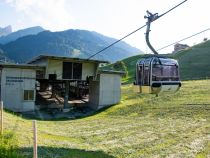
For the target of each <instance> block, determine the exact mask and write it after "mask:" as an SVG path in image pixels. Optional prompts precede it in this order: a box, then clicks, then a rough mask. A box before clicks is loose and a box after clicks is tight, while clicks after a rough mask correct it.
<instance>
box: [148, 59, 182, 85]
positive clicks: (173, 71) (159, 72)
mask: <svg viewBox="0 0 210 158" xmlns="http://www.w3.org/2000/svg"><path fill="white" fill-rule="evenodd" d="M177 67H178V66H177V65H175V64H170V63H164V62H163V63H159V62H155V61H154V62H153V65H152V81H178V80H179V74H178V68H177Z"/></svg>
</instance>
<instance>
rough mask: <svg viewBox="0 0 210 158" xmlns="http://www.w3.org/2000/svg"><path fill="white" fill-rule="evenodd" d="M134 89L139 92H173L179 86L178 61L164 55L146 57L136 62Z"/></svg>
mask: <svg viewBox="0 0 210 158" xmlns="http://www.w3.org/2000/svg"><path fill="white" fill-rule="evenodd" d="M135 76H136V79H135V82H134V90H135V91H136V92H140V93H152V94H159V93H163V92H167V93H170V92H172V93H174V92H176V91H178V90H179V88H180V87H181V82H180V78H179V69H178V62H177V61H176V60H174V59H170V58H164V57H157V56H154V57H148V58H145V59H142V60H139V61H138V62H137V64H136V75H135Z"/></svg>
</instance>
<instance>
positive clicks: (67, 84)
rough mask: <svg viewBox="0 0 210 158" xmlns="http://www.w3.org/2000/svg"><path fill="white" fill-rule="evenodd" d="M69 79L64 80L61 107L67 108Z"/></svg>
mask: <svg viewBox="0 0 210 158" xmlns="http://www.w3.org/2000/svg"><path fill="white" fill-rule="evenodd" d="M68 101H69V81H67V80H66V81H65V96H64V105H63V109H67V108H69V104H68Z"/></svg>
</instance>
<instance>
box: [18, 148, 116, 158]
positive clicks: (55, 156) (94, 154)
mask: <svg viewBox="0 0 210 158" xmlns="http://www.w3.org/2000/svg"><path fill="white" fill-rule="evenodd" d="M19 152H20V153H21V155H23V157H24V158H31V157H33V149H32V148H21V149H19ZM38 157H40V158H115V157H114V156H111V155H108V154H107V153H105V152H103V151H87V150H81V149H70V148H56V147H46V146H40V147H38Z"/></svg>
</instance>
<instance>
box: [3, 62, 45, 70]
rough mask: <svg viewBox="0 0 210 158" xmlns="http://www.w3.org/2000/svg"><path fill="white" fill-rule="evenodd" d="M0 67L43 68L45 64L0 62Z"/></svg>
mask: <svg viewBox="0 0 210 158" xmlns="http://www.w3.org/2000/svg"><path fill="white" fill-rule="evenodd" d="M0 67H3V68H22V69H44V68H45V66H39V65H32V64H11V63H1V64H0Z"/></svg>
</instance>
